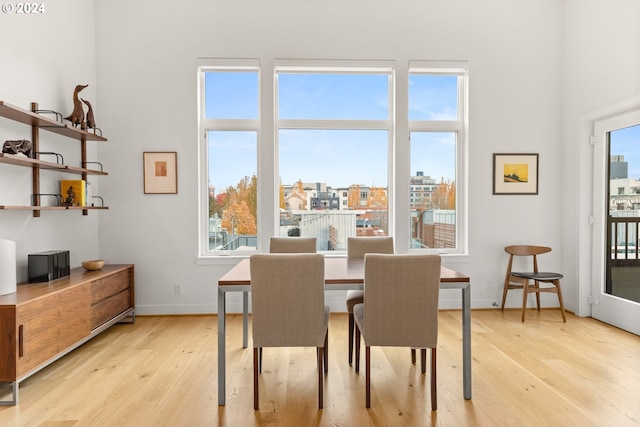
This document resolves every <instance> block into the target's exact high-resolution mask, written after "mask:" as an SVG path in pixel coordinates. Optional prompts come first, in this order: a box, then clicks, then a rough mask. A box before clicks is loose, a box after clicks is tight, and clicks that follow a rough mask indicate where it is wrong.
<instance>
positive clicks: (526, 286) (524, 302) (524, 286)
mask: <svg viewBox="0 0 640 427" xmlns="http://www.w3.org/2000/svg"><path fill="white" fill-rule="evenodd" d="M528 294H529V280H527V279H523V280H522V322H524V315H525V312H526V310H527V295H528Z"/></svg>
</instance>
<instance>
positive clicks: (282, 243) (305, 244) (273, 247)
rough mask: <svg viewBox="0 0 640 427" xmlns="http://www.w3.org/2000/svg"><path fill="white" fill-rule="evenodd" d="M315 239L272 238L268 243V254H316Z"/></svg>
mask: <svg viewBox="0 0 640 427" xmlns="http://www.w3.org/2000/svg"><path fill="white" fill-rule="evenodd" d="M316 252H317V249H316V238H315V237H272V238H271V239H270V241H269V253H272V254H284V253H316Z"/></svg>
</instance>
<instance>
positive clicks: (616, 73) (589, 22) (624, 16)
mask: <svg viewBox="0 0 640 427" xmlns="http://www.w3.org/2000/svg"><path fill="white" fill-rule="evenodd" d="M564 44H565V51H566V55H565V62H564V86H563V92H564V99H565V103H564V110H563V118H564V120H563V122H564V123H563V144H562V156H563V158H564V159H565V160H564V162H563V163H564V172H563V176H562V182H563V185H562V187H564V196H563V199H562V201H563V203H562V208H563V211H564V212H565V215H564V221H563V228H562V229H563V247H564V248H565V251H564V253H563V267H562V268H563V272H564V273H565V275H566V277H567V279H568V280H569V281H571V282H572V283H574V286H572V287H570V288H568V289H567V292H566V296H565V298H568V299H571V300H572V301H573V303H574V304H575V310H576V311H577V312H578V313H579V314H580V315H590V314H591V308H590V307H589V306H588V304H587V295H589V293H591V286H592V281H596V282H597V283H598V284H600V282H601V280H602V279H600V278H592V277H591V263H592V260H591V249H592V232H593V229H594V228H593V227H591V226H590V225H589V223H588V216H589V215H590V214H591V213H592V212H593V209H592V203H593V186H592V165H593V163H592V162H593V153H592V149H591V147H590V145H589V136H590V135H591V134H592V132H593V122H594V120H597V119H601V118H603V117H605V116H608V115H611V114H615V113H619V112H621V111H624V110H625V109H628V108H630V107H631V106H633V105H635V106H636V108H637V107H638V106H640V2H638V1H637V0H615V1H607V2H603V1H599V0H568V1H567V2H566V12H565V42H564ZM565 184H566V185H565Z"/></svg>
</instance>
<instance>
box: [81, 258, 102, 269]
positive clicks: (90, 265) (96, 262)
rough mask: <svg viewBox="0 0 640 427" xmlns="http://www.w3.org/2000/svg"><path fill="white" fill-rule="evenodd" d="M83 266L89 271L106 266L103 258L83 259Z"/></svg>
mask: <svg viewBox="0 0 640 427" xmlns="http://www.w3.org/2000/svg"><path fill="white" fill-rule="evenodd" d="M82 267H83V268H84V269H85V270H89V271H93V270H100V269H101V268H102V267H104V260H103V259H91V260H88V261H82Z"/></svg>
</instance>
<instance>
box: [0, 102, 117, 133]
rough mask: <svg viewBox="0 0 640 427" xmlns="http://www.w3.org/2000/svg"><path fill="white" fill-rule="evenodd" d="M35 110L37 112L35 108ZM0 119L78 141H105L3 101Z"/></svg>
mask: <svg viewBox="0 0 640 427" xmlns="http://www.w3.org/2000/svg"><path fill="white" fill-rule="evenodd" d="M32 105H33V104H32ZM35 109H36V110H37V108H35ZM0 117H5V118H7V119H9V120H13V121H16V122H20V123H24V124H25V125H29V126H35V127H38V128H41V129H44V130H47V131H49V132H53V133H57V134H59V135H63V136H66V137H69V138H73V139H77V140H79V141H104V142H106V141H107V139H106V138H103V137H102V136H100V135H97V134H95V133H92V132H88V131H86V130H82V129H78V128H74V127H72V126H69V125H67V124H66V123H60V122H57V121H55V120H51V119H49V118H48V117H45V116H42V115H40V114H38V113H34V112H31V111H29V110H24V109H22V108H19V107H16V106H13V105H11V104H8V103H6V102H4V101H0Z"/></svg>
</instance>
